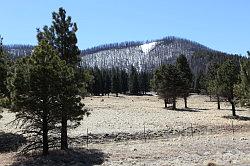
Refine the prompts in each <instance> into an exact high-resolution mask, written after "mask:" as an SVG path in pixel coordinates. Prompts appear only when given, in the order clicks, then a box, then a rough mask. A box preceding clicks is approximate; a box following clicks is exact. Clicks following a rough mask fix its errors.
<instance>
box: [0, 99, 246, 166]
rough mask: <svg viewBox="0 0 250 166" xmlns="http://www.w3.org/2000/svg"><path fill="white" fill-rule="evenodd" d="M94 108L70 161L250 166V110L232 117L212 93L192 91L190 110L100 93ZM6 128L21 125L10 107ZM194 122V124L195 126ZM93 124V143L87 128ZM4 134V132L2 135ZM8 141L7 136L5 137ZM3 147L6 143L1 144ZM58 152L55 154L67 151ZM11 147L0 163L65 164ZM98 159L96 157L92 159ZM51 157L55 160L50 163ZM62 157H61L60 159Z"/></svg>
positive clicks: (2, 123)
mask: <svg viewBox="0 0 250 166" xmlns="http://www.w3.org/2000/svg"><path fill="white" fill-rule="evenodd" d="M83 102H84V103H85V105H86V107H87V108H89V109H91V110H92V111H91V115H90V116H89V117H85V118H84V119H83V121H82V122H81V125H80V126H79V127H77V128H76V129H74V130H72V131H70V132H69V136H70V137H77V138H78V143H74V144H71V147H74V148H77V149H81V152H79V153H77V155H76V153H75V152H74V153H73V152H72V153H71V155H72V154H73V155H76V157H75V158H85V159H88V160H87V161H86V160H85V164H84V163H81V160H77V161H74V158H73V159H70V160H71V161H70V162H69V163H67V164H64V165H107V166H109V165H142V166H144V165H145V166H146V165H149V166H151V165H156V166H158V165H159V166H167V165H207V164H208V163H210V162H211V163H216V164H218V165H250V110H249V109H246V108H240V107H237V112H236V113H237V115H239V117H238V118H237V119H231V114H232V113H231V110H230V105H229V104H228V103H225V102H222V105H221V108H222V109H221V110H217V109H216V108H217V105H216V102H211V101H210V100H209V97H207V96H203V95H192V96H190V97H189V98H188V106H189V109H184V108H183V106H184V102H183V100H181V99H180V100H178V102H177V108H178V110H176V111H174V110H170V109H165V108H163V106H164V103H163V100H161V99H159V98H158V97H157V96H125V95H121V96H120V97H114V96H110V97H107V96H104V97H103V96H100V97H87V98H85V99H84V100H83ZM2 116H3V118H2V119H1V120H0V131H2V132H4V133H15V132H17V131H18V130H19V129H18V128H15V127H14V126H10V125H7V126H6V124H8V123H9V122H10V121H11V120H13V119H14V114H13V113H10V112H8V110H4V112H3V113H2ZM191 126H192V127H191ZM87 129H88V147H87V145H86V134H87V133H86V131H87ZM0 136H1V134H0ZM2 142H3V141H2ZM0 146H1V145H0ZM61 153H62V152H54V151H53V152H52V154H51V156H56V157H57V158H60V156H64V157H62V158H65V156H67V155H68V154H64V153H63V154H61ZM16 154H17V152H16V150H13V151H11V152H2V151H0V165H1V166H2V165H3V166H4V165H18V164H19V165H20V163H22V162H23V165H38V164H39V165H57V164H58V165H61V164H62V163H60V162H56V164H55V163H53V161H50V160H53V159H50V160H48V158H47V159H39V160H38V159H37V158H34V157H33V158H32V161H30V160H31V159H27V157H22V156H21V157H20V156H17V155H16ZM91 158H93V159H91ZM45 160H46V161H47V160H48V161H50V162H48V163H44V164H42V163H43V162H45ZM59 160H60V159H59ZM86 163H88V164H86Z"/></svg>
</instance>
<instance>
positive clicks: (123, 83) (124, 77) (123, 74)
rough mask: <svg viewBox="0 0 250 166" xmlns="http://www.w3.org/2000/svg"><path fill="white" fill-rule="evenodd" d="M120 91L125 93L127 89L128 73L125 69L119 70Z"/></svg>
mask: <svg viewBox="0 0 250 166" xmlns="http://www.w3.org/2000/svg"><path fill="white" fill-rule="evenodd" d="M120 80H121V93H123V94H126V93H127V91H128V74H127V72H126V71H125V70H121V79H120Z"/></svg>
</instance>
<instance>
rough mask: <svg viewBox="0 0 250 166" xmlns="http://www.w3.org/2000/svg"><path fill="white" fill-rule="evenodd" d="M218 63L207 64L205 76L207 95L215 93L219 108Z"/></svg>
mask: <svg viewBox="0 0 250 166" xmlns="http://www.w3.org/2000/svg"><path fill="white" fill-rule="evenodd" d="M218 68H219V65H218V64H212V65H210V66H209V69H208V73H207V76H206V80H207V82H206V84H207V90H208V93H209V95H210V96H211V95H215V96H216V99H217V108H218V109H220V87H219V83H218V81H219V80H218V74H217V71H218Z"/></svg>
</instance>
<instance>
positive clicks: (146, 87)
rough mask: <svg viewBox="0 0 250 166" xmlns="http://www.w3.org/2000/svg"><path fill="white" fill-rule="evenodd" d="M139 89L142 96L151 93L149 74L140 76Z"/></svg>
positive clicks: (142, 73) (145, 73)
mask: <svg viewBox="0 0 250 166" xmlns="http://www.w3.org/2000/svg"><path fill="white" fill-rule="evenodd" d="M139 89H140V92H141V93H142V94H146V93H147V92H149V91H150V78H149V73H148V72H146V71H144V72H141V73H140V74H139Z"/></svg>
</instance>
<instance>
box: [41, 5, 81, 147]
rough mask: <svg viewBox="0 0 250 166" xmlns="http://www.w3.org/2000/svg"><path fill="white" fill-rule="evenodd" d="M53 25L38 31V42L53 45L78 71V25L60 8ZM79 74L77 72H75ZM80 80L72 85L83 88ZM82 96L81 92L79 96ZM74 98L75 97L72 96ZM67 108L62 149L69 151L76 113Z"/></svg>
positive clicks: (54, 17)
mask: <svg viewBox="0 0 250 166" xmlns="http://www.w3.org/2000/svg"><path fill="white" fill-rule="evenodd" d="M52 19H53V21H52V25H51V27H48V26H44V28H43V30H42V31H41V30H39V29H38V34H37V38H38V41H41V40H43V39H45V40H46V41H47V42H48V43H49V44H50V45H52V46H53V47H54V48H55V49H56V50H57V51H58V52H59V56H60V58H61V59H62V60H65V61H66V64H67V65H69V66H71V67H73V68H74V70H77V69H78V68H77V66H78V65H79V62H80V58H79V55H80V50H79V48H78V47H77V45H76V44H77V38H76V31H77V25H76V23H72V22H71V17H70V16H66V11H65V10H64V9H63V8H59V12H58V13H56V12H53V13H52ZM75 74H77V72H75ZM77 81H78V79H77V78H76V77H75V80H74V82H72V84H76V85H77V86H78V88H82V87H81V85H82V84H80V83H79V82H77ZM78 95H80V91H79V94H78ZM72 97H73V96H72ZM65 99H69V100H70V99H71V98H65ZM68 102H69V103H70V102H71V101H66V103H68ZM63 106H66V107H65V108H62V110H63V111H64V112H62V114H61V115H62V116H61V123H62V127H61V149H68V141H67V127H68V123H67V121H68V120H69V119H70V118H73V117H72V116H74V113H73V112H72V110H68V109H69V107H68V106H67V105H63Z"/></svg>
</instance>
